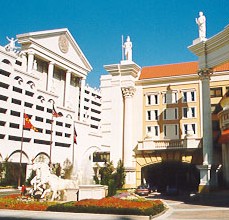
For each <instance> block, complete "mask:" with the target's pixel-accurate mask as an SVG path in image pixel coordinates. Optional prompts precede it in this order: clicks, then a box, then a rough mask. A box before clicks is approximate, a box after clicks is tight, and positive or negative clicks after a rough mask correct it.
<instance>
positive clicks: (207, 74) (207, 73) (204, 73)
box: [197, 68, 213, 79]
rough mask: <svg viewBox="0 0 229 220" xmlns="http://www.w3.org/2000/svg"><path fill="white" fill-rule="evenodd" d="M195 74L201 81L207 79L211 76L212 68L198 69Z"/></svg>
mask: <svg viewBox="0 0 229 220" xmlns="http://www.w3.org/2000/svg"><path fill="white" fill-rule="evenodd" d="M197 74H198V75H199V77H200V78H201V79H204V78H209V77H210V76H211V75H212V74H213V69H212V68H203V69H199V70H198V71H197Z"/></svg>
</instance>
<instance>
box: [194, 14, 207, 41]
mask: <svg viewBox="0 0 229 220" xmlns="http://www.w3.org/2000/svg"><path fill="white" fill-rule="evenodd" d="M196 23H197V25H198V27H199V38H200V39H201V40H204V39H206V17H205V16H204V14H203V12H202V11H200V12H199V18H196Z"/></svg>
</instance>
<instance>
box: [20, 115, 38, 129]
mask: <svg viewBox="0 0 229 220" xmlns="http://www.w3.org/2000/svg"><path fill="white" fill-rule="evenodd" d="M23 128H27V129H33V130H34V131H38V129H37V128H35V127H34V126H33V125H32V123H31V122H30V119H29V116H28V115H27V114H25V113H24V126H23Z"/></svg>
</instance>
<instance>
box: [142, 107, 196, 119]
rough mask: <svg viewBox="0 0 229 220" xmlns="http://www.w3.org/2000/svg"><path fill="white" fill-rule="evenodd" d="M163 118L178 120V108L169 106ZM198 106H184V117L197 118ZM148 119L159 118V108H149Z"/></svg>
mask: <svg viewBox="0 0 229 220" xmlns="http://www.w3.org/2000/svg"><path fill="white" fill-rule="evenodd" d="M162 114H163V120H176V119H178V108H167V109H164V111H163V113H162ZM195 117H196V107H190V108H186V107H184V108H182V118H195ZM146 120H147V121H153V120H155V121H157V120H159V110H158V109H155V110H147V112H146Z"/></svg>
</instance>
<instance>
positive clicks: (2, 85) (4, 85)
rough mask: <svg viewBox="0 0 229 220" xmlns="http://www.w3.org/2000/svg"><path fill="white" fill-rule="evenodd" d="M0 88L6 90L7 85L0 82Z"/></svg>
mask: <svg viewBox="0 0 229 220" xmlns="http://www.w3.org/2000/svg"><path fill="white" fill-rule="evenodd" d="M0 87H2V88H4V89H8V88H9V85H8V84H6V83H3V82H0Z"/></svg>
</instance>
